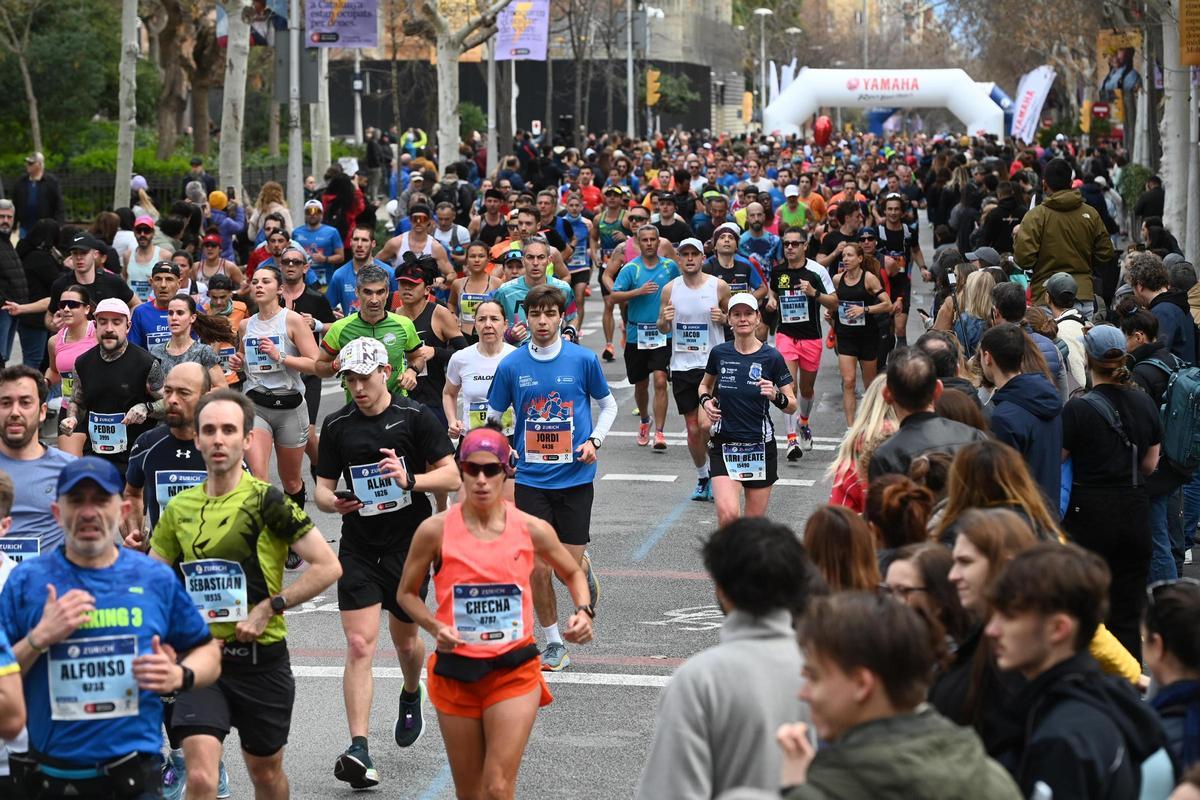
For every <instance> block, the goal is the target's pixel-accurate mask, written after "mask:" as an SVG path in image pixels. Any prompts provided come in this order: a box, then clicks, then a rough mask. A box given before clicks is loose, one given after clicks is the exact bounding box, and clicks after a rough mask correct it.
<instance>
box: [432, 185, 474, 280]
mask: <svg viewBox="0 0 1200 800" xmlns="http://www.w3.org/2000/svg"><path fill="white" fill-rule="evenodd" d="M433 215H434V219H435V220H436V224H435V225H434V226H433V231H432V235H433V238H434V239H437V240H438V242H439V243H440V244H441V245H442V247H444V248H446V252H447V253H448V254H449V255H450V263H451V264H452V265H453V266H454V271H455V272H457V273H458V274H460V275H461V274H462V271H463V268H464V267H465V266H466V261H467V251H466V245H467V243H468V242H470V241H471V234H470V233H469V232H468V231H467V229H466V227H465V226H463V225H459V224H457V223H456V222H455V221H454V220H455V217H456V216H457V210H456V208H455V205H454V203H451V202H448V201H447V202H441V203H438V204H437V206H435V207H434V209H433Z"/></svg>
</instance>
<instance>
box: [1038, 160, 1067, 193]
mask: <svg viewBox="0 0 1200 800" xmlns="http://www.w3.org/2000/svg"><path fill="white" fill-rule="evenodd" d="M1073 174H1074V170H1072V169H1071V164H1070V162H1068V161H1067V160H1066V159H1065V158H1052V159H1050V161H1048V162H1047V163H1046V166H1045V167H1044V168H1043V169H1042V180H1044V181H1045V182H1046V186H1047V188H1049V189H1050V191H1052V192H1061V191H1062V190H1063V189H1070V188H1071V176H1072V175H1073Z"/></svg>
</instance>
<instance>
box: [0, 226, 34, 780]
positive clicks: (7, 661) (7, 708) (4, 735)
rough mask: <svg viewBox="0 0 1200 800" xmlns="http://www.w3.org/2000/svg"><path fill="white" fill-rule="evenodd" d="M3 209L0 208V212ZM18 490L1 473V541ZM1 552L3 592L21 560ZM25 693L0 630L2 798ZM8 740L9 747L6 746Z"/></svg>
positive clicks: (19, 736)
mask: <svg viewBox="0 0 1200 800" xmlns="http://www.w3.org/2000/svg"><path fill="white" fill-rule="evenodd" d="M2 210H4V209H3V208H2V207H0V211H2ZM15 492H16V488H15V487H14V486H13V482H12V478H11V477H9V475H8V473H7V472H4V471H3V470H0V542H3V541H4V539H3V537H4V535H5V534H7V533H8V531H9V530H10V529H11V528H12V522H13V518H12V506H13V497H14V494H15ZM17 559H23V556H22V555H17V556H16V558H14V557H12V556H9V555H8V553H7V552H5V551H4V550H2V549H0V592H2V591H4V584H5V583H7V582H8V576H9V575H11V574H12V571H13V569H14V568H15V567H16V566H17V563H18V560H17ZM25 717H26V714H25V692H24V690H23V689H22V687H21V665H20V664H18V663H17V659H16V657H15V656H14V655H13V653H12V647H11V646H10V644H9V641H8V636H7V635H5V633H4V630H3V628H0V795H3V796H5V797H12V798H18V799H19V798H20V797H21V794H23V792H18V790H17V785H16V783H14V782H13V778H12V774H11V772H10V771H9V766H8V748H9V747H12V749H13V750H15V751H16V752H18V753H21V752H24V751H26V750H28V749H29V734H28V733H26V731H25ZM4 740H7V744H5V743H4Z"/></svg>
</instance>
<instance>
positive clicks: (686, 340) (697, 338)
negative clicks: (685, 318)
mask: <svg viewBox="0 0 1200 800" xmlns="http://www.w3.org/2000/svg"><path fill="white" fill-rule="evenodd" d="M675 352H677V353H707V352H708V323H707V322H698V323H691V322H677V323H675Z"/></svg>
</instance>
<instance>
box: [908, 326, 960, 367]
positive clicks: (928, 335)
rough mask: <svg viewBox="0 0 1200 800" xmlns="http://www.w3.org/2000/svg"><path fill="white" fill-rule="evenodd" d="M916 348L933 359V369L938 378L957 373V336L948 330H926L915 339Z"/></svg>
mask: <svg viewBox="0 0 1200 800" xmlns="http://www.w3.org/2000/svg"><path fill="white" fill-rule="evenodd" d="M917 349H918V350H920V351H921V352H922V353H924V354H925V355H927V356H929V357H930V358H931V359H933V371H934V374H935V375H937V376H938V377H939V378H953V377H954V376H955V375H957V374H958V337H957V336H955V335H954V334H952V333H950V332H949V331H926V332H925V333H923V334H921V338H920V339H917Z"/></svg>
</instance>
